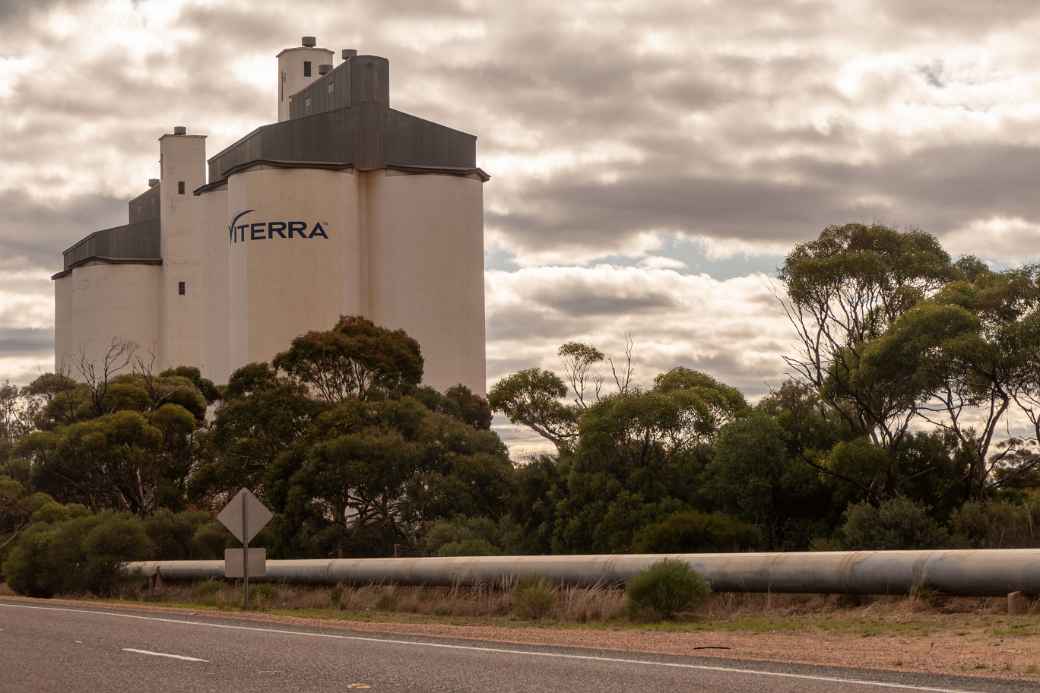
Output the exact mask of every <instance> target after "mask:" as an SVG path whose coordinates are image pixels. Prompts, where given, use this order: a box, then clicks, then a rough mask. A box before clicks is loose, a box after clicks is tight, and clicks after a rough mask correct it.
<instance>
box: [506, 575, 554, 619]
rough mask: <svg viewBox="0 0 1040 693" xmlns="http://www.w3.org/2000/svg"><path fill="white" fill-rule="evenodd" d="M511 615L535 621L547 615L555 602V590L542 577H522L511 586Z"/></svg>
mask: <svg viewBox="0 0 1040 693" xmlns="http://www.w3.org/2000/svg"><path fill="white" fill-rule="evenodd" d="M512 603H513V607H512V610H513V615H514V616H517V617H519V618H524V619H528V620H531V621H537V620H539V619H541V618H545V617H546V616H548V615H549V614H550V613H551V612H552V610H553V606H555V604H556V590H555V589H554V588H553V585H552V583H550V582H549V581H548V580H545V579H543V578H523V579H521V580H520V581H519V582H517V584H516V587H514V588H513V599H512Z"/></svg>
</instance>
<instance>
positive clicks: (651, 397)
mask: <svg viewBox="0 0 1040 693" xmlns="http://www.w3.org/2000/svg"><path fill="white" fill-rule="evenodd" d="M777 293H778V306H777V309H778V310H785V311H786V313H787V315H788V317H789V318H790V321H791V325H792V328H793V330H794V334H795V335H797V336H798V338H799V339H798V347H797V348H795V349H793V350H792V351H791V352H790V353H785V354H777V358H778V359H780V358H782V359H784V360H785V362H786V364H787V367H788V372H789V373H790V379H789V380H788V381H787V382H784V383H783V384H782V385H780V386H778V387H777V388H776V389H775V390H774V391H773V392H771V393H769V394H768V395H766V396H765V397H763V398H761V399H760V400H759V401H758V402H756V403H754V404H752V403H749V402H748V401H747V399H746V398H745V396H744V395H743V394H742V393H741V392H739V391H738V390H737V389H735V388H734V387H732V386H730V385H727V384H726V383H723V382H720V381H718V380H717V379H716V378H714V377H713V376H712V375H711V374H709V373H704V372H700V371H695V370H691V369H689V368H686V367H684V366H682V365H679V364H677V365H676V367H674V368H672V369H670V370H667V371H666V372H663V373H659V374H656V375H655V374H651V373H642V372H639V364H640V362H641V359H640V357H639V352H638V336H636V337H635V338H634V341H633V342H632V343H631V344H630V348H629V349H628V351H627V352H626V353H624V354H615V355H608V354H605V353H603V352H602V351H600V350H599V349H598V348H596V347H595V346H594V345H589V344H582V343H576V342H572V343H567V344H564V345H562V346H561V347H560V348H559V351H558V353H557V355H556V357H557V359H558V363H559V364H560V368H559V369H557V371H552V370H547V369H542V368H532V369H527V370H522V371H519V372H517V373H514V374H512V375H509V376H507V377H504V378H502V379H500V380H499V381H498V382H496V383H495V384H494V386H493V387H492V389H491V391H490V393H489V397H488V399H487V400H485V399H483V398H481V397H479V396H478V395H476V394H474V393H472V392H470V391H469V390H468V389H467V388H465V387H463V386H456V387H453V388H450V389H448V390H446V391H444V392H437V391H435V390H433V389H431V388H428V387H424V386H422V384H421V383H422V373H423V359H422V352H421V349H420V345H419V344H418V343H416V341H415V340H414V339H412V338H411V337H409V336H408V335H407V334H405V333H404V332H402V331H400V330H389V329H386V328H383V327H380V326H378V325H374V324H372V323H371V322H369V321H367V320H365V319H363V318H359V317H349V316H348V317H344V318H342V319H341V320H340V321H339V322H338V323H337V324H336V325H334V326H332V327H331V329H329V330H326V331H316V332H311V333H308V334H306V335H301V336H300V337H298V338H296V339H295V340H293V342H292V343H291V344H289V345H286V350H285V351H284V352H282V353H281V354H279V355H278V356H276V357H275V358H274V359H272V361H271V362H270V363H254V364H249V365H247V366H244V367H243V368H240V369H239V370H238V371H236V372H235V373H234V374H233V375H232V376H231V378H230V380H229V382H228V383H226V384H220V385H217V384H214V383H212V382H209V381H208V380H206V379H205V378H203V377H202V376H201V374H200V373H199V371H198V370H197V369H194V368H188V367H183V368H175V369H170V370H166V371H162V372H155V370H154V369H153V368H152V364H153V362H154V359H153V358H151V357H150V356H149V355H147V354H144V353H142V351H141V350H140V349H138V348H136V347H135V346H134V345H132V344H127V343H121V342H113V344H112V345H111V348H110V349H109V350H108V353H107V355H106V356H105V358H104V359H102V361H101V362H100V363H93V364H92V363H87V362H86V360H85V359H84V360H83V362H81V363H79V364H70V370H69V371H68V372H66V373H52V374H46V375H43V376H40V377H39V378H37V379H36V380H35V381H34V382H32V383H31V384H29V385H27V386H25V387H21V388H19V387H14V386H3V387H2V388H0V561H2V563H0V565H2V570H3V572H4V575H5V577H6V580H7V582H8V584H9V585H10V586H11V587H12V588H13V589H16V590H18V591H20V592H23V593H26V594H40V595H52V594H64V593H74V592H93V593H96V594H111V593H113V592H115V591H116V590H117V586H116V585H115V583H114V582H113V580H112V577H111V575H112V571H113V570H114V566H115V565H116V564H117V563H118V561H119V560H126V559H132V558H164V559H177V558H214V557H219V556H220V555H221V551H222V550H223V548H224V546H225V545H226V541H227V539H226V537H227V535H226V534H225V533H223V530H222V529H221V528H219V527H218V526H216V525H215V524H214V523H213V521H212V517H213V513H214V512H215V511H216V510H217V509H219V508H220V507H221V506H222V505H223V504H224V503H225V502H226V501H227V499H228V497H229V496H230V494H232V493H234V492H235V491H237V490H238V488H240V487H242V486H246V487H249V488H250V489H252V490H253V491H254V492H255V493H257V495H258V496H259V497H260V498H261V499H262V500H263V502H264V503H265V504H266V505H267V506H268V507H270V508H271V509H272V510H273V511H274V512H275V519H274V521H273V522H272V523H271V524H270V525H269V526H268V527H267V528H266V529H265V530H264V531H263V532H262V533H261V535H260V536H259V537H258V538H257V540H256V545H261V546H265V547H267V549H268V555H269V556H270V557H271V558H290V557H291V558H307V557H363V556H394V555H400V556H459V555H494V554H503V555H505V554H550V553H554V554H573V553H626V552H662V553H665V552H698V551H744V550H770V551H790V550H826V549H842V548H852V549H858V548H863V549H897V548H933V547H975V548H1000V547H1005V548H1006V547H1037V546H1040V448H1038V438H1040V269H1038V268H1037V267H1034V266H1026V267H1020V268H1015V269H1010V270H994V269H991V268H989V267H987V266H986V265H985V264H984V263H982V262H981V261H979V260H977V259H975V258H971V257H965V258H960V259H953V258H951V257H950V256H949V255H948V254H947V253H946V252H945V251H944V250H943V248H942V247H941V245H940V244H939V242H938V241H937V240H936V239H935V238H934V237H933V236H931V235H929V234H927V233H923V232H919V231H909V232H900V231H895V230H892V229H889V228H886V227H882V226H863V225H856V224H851V225H846V226H840V227H829V228H827V229H825V230H824V231H823V232H822V233H821V234H820V236H819V238H817V239H816V240H813V241H810V242H807V243H803V244H800V245H798V246H797V247H795V248H794V249H793V250H792V252H791V253H790V254H789V255H788V257H787V258H786V260H785V262H784V264H783V266H782V267H781V269H780V271H779V275H778V290H777ZM547 356H548V355H547ZM70 375H75V378H72V377H70ZM494 412H497V413H500V414H501V415H503V416H504V417H505V418H507V419H509V420H510V421H511V422H513V423H515V424H518V425H522V426H526V427H528V428H530V429H531V430H532V431H535V432H536V433H537V434H539V435H541V436H543V437H544V438H545V439H546V440H547V441H548V442H549V444H550V445H551V446H552V448H553V449H554V450H555V452H554V453H553V454H547V455H543V456H540V457H538V458H536V459H528V460H510V458H509V456H508V454H507V450H506V448H505V446H504V444H503V443H502V441H501V440H500V439H499V437H498V436H497V434H496V433H495V432H494V431H493V430H492V429H491V421H492V414H493V413H494ZM59 566H60V568H59ZM544 587H545V586H541V587H539V586H538V585H530V586H528V587H526V588H525V590H526V591H524V592H522V594H521V595H520V596H519V599H518V602H520V603H525V604H527V606H525V607H523V608H525V609H529V614H530V617H531V618H534V615H535V614H538V613H546V612H547V613H549V614H551V613H554V610H556V609H557V608H558V607H556V606H551V607H549V606H547V603H548V600H547V599H546V598H545V589H543V588H544ZM344 589H347V588H344ZM351 589H353V588H351ZM501 596H502V595H499V597H501ZM496 598H498V597H496ZM502 598H504V597H502ZM512 598H513V594H512V593H510V595H509V599H510V600H512ZM557 601H558V600H557ZM709 601H710V600H709ZM510 603H512V602H510ZM554 604H555V602H554ZM510 608H512V607H510ZM547 610H548V611H547ZM655 611H656V613H657V614H658V615H667V612H669V611H670V609H668V608H664V609H656V608H655ZM679 612H680V613H681V610H679Z"/></svg>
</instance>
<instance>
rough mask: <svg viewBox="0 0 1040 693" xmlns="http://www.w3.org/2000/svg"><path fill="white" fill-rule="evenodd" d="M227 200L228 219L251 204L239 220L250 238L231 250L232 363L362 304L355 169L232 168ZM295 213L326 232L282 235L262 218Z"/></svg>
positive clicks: (265, 353) (281, 346) (263, 355)
mask: <svg viewBox="0 0 1040 693" xmlns="http://www.w3.org/2000/svg"><path fill="white" fill-rule="evenodd" d="M227 200H228V215H227V219H228V222H230V220H231V219H233V218H235V217H236V216H238V215H239V214H240V213H243V212H247V211H248V210H253V211H251V212H248V213H247V214H245V215H244V216H242V217H240V218H239V221H238V225H247V226H248V228H245V229H243V230H242V231H238V232H239V233H244V236H245V239H244V240H242V239H239V240H236V241H235V242H232V243H231V247H230V248H229V250H228V254H229V262H228V268H229V269H228V282H229V299H230V308H229V314H230V319H229V325H230V335H229V340H228V343H229V348H230V356H229V359H230V362H231V365H232V367H233V368H234V367H238V366H241V365H244V364H246V363H250V362H252V361H263V360H269V359H271V358H272V357H273V356H275V354H277V353H278V352H280V351H284V350H285V349H286V348H288V346H289V343H290V342H291V341H292V340H293V338H294V337H297V336H298V335H300V334H303V333H305V332H307V331H310V330H327V329H329V328H331V327H332V326H333V325H334V324H335V323H336V320H337V319H339V317H340V315H345V314H356V313H359V312H361V308H362V296H361V291H362V287H361V276H362V274H361V257H362V255H361V240H360V235H359V234H360V231H359V228H358V211H357V210H358V196H357V179H356V176H355V173H354V172H353V171H350V170H346V171H328V170H320V169H281V168H266V167H258V168H254V169H250V170H248V171H245V172H242V173H237V174H235V175H233V176H231V178H230V179H229V180H228V193H227ZM289 221H301V222H304V223H305V224H306V225H307V233H311V232H312V230H313V228H314V225H315V224H318V223H320V224H321V226H322V228H323V229H324V231H325V233H326V234H327V236H328V238H321V237H311V238H301V237H300V236H299V235H298V234H297V235H294V237H292V238H283V237H280V236H279V235H276V234H268V233H267V231H266V230H265V229H264V228H263V227H261V226H260V224H263V223H269V222H289ZM224 226H225V229H226V226H227V222H226V223H225V224H224ZM236 231H237V229H236ZM254 233H255V234H256V236H255V237H254V236H253V234H254ZM225 237H226V238H227V233H226V231H225Z"/></svg>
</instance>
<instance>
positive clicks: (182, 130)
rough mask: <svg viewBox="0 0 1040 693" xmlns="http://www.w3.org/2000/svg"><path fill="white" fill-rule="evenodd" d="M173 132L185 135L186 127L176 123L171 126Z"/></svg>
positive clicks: (186, 132)
mask: <svg viewBox="0 0 1040 693" xmlns="http://www.w3.org/2000/svg"><path fill="white" fill-rule="evenodd" d="M173 134H175V135H187V134H188V128H187V127H185V126H183V125H176V126H174V128H173Z"/></svg>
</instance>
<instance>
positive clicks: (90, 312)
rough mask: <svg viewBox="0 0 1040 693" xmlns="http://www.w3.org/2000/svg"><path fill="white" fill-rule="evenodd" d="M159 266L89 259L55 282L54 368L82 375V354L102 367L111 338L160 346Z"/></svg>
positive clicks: (144, 350) (153, 348)
mask: <svg viewBox="0 0 1040 693" xmlns="http://www.w3.org/2000/svg"><path fill="white" fill-rule="evenodd" d="M161 271H162V268H161V267H160V266H158V265H137V264H125V265H112V264H102V263H88V264H86V265H82V266H80V267H76V268H75V269H73V270H72V271H71V272H70V273H69V274H67V275H66V276H64V277H61V278H59V279H55V280H54V294H55V311H54V312H55V315H54V340H55V343H54V352H55V353H54V366H55V369H56V370H57V371H59V372H60V371H67V372H68V373H69V375H70V376H72V377H74V378H77V379H78V378H81V377H82V374H81V373H80V372H79V361H80V355H81V353H82V354H85V355H86V356H87V358H88V359H89V360H91V361H93V362H94V363H95V364H96V365H99V364H100V362H101V360H102V359H103V357H104V354H105V351H106V350H107V349H108V347H109V345H110V344H111V343H112V340H113V339H119V340H128V341H131V342H134V343H135V344H137V346H138V348H139V350H140V352H141V354H142V356H143V357H144V358H146V359H147V357H148V355H150V354H155V353H158V349H159V310H158V307H159V285H160V275H161Z"/></svg>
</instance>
